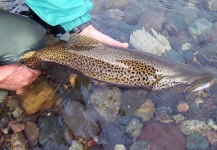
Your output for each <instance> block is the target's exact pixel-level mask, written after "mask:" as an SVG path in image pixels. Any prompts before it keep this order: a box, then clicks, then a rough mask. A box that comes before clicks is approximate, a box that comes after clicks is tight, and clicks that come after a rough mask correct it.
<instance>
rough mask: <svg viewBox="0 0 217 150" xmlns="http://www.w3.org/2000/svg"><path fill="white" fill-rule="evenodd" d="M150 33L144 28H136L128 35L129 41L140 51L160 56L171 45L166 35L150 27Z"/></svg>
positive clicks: (169, 48)
mask: <svg viewBox="0 0 217 150" xmlns="http://www.w3.org/2000/svg"><path fill="white" fill-rule="evenodd" d="M151 31H152V34H150V33H149V32H148V31H146V30H145V29H142V30H136V31H134V32H133V33H132V34H131V36H130V43H131V44H132V45H133V46H134V47H135V48H137V49H138V50H140V51H144V52H148V53H152V54H155V55H158V56H162V55H163V54H164V53H165V52H166V51H169V50H171V46H170V44H169V41H168V40H167V38H166V37H164V36H163V35H161V34H160V33H158V32H156V31H155V30H154V29H151Z"/></svg>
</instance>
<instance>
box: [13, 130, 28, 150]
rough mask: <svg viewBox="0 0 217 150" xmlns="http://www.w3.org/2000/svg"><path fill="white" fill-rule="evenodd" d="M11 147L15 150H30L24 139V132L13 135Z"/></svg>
mask: <svg viewBox="0 0 217 150" xmlns="http://www.w3.org/2000/svg"><path fill="white" fill-rule="evenodd" d="M11 146H12V148H13V150H27V149H28V144H27V141H26V139H25V138H24V136H23V134H22V132H18V133H15V134H12V136H11Z"/></svg>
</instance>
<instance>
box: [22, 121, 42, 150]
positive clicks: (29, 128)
mask: <svg viewBox="0 0 217 150" xmlns="http://www.w3.org/2000/svg"><path fill="white" fill-rule="evenodd" d="M24 135H25V137H26V140H27V141H28V143H29V146H30V147H34V146H35V145H36V144H37V143H38V136H39V128H38V126H37V125H36V124H35V123H34V122H29V121H27V122H26V128H25V130H24Z"/></svg>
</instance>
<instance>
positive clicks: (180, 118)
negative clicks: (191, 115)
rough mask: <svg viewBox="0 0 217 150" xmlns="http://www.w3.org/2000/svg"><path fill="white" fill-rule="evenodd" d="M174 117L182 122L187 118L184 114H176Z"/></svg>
mask: <svg viewBox="0 0 217 150" xmlns="http://www.w3.org/2000/svg"><path fill="white" fill-rule="evenodd" d="M173 119H175V121H176V122H181V121H183V120H185V117H184V116H183V115H182V114H178V115H174V116H173Z"/></svg>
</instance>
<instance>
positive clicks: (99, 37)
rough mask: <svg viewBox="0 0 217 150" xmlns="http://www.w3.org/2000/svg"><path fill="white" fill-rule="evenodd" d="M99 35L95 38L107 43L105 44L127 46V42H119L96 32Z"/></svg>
mask: <svg viewBox="0 0 217 150" xmlns="http://www.w3.org/2000/svg"><path fill="white" fill-rule="evenodd" d="M98 34H99V36H97V37H95V38H97V39H98V40H99V41H100V42H102V43H104V44H107V45H112V46H117V47H122V48H128V46H129V45H128V43H121V42H119V41H117V40H114V39H113V38H111V37H109V36H107V35H105V34H103V33H100V32H98Z"/></svg>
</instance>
